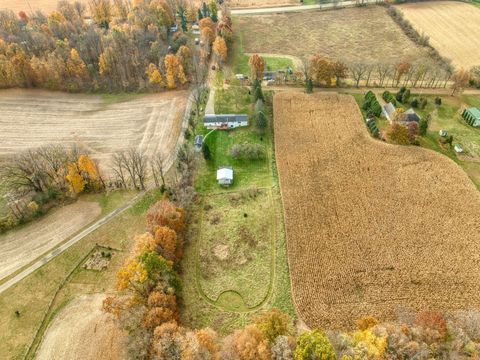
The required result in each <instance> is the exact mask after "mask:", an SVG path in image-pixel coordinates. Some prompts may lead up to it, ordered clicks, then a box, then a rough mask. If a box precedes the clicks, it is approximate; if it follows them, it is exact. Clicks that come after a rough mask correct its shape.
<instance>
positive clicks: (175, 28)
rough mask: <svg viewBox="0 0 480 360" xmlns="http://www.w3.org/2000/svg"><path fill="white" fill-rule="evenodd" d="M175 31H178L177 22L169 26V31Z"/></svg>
mask: <svg viewBox="0 0 480 360" xmlns="http://www.w3.org/2000/svg"><path fill="white" fill-rule="evenodd" d="M177 31H178V25H177V24H175V25H173V26H171V27H170V32H172V33H174V32H177Z"/></svg>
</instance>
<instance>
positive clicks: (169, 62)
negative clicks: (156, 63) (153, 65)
mask: <svg viewBox="0 0 480 360" xmlns="http://www.w3.org/2000/svg"><path fill="white" fill-rule="evenodd" d="M164 63H165V71H166V73H167V74H166V78H167V87H168V88H169V89H174V88H176V87H177V83H180V84H182V85H183V84H185V83H186V82H187V77H186V76H185V72H184V70H183V66H182V64H181V63H180V61H179V60H178V58H177V57H176V56H175V55H173V54H168V55H167V56H165V61H164Z"/></svg>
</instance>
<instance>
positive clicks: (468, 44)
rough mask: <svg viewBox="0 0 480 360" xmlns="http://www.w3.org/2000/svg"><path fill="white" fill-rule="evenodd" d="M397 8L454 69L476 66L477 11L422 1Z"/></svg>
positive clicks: (479, 46) (479, 42) (479, 60)
mask: <svg viewBox="0 0 480 360" xmlns="http://www.w3.org/2000/svg"><path fill="white" fill-rule="evenodd" d="M399 8H400V10H402V12H403V13H404V14H405V17H406V19H408V20H409V21H410V22H411V23H412V24H413V26H414V27H415V28H416V29H417V31H418V32H420V33H425V34H426V35H428V36H429V37H430V42H431V44H432V46H433V47H434V48H436V49H437V50H438V51H439V52H440V53H441V54H442V55H443V56H444V57H446V58H449V59H452V61H453V64H454V65H456V66H458V67H463V68H465V69H469V68H470V67H471V66H474V65H480V8H478V7H476V6H474V5H471V4H466V3H463V2H456V1H426V2H421V3H415V4H403V5H400V6H399Z"/></svg>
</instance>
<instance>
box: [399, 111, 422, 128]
mask: <svg viewBox="0 0 480 360" xmlns="http://www.w3.org/2000/svg"><path fill="white" fill-rule="evenodd" d="M396 119H397V121H398V122H399V123H400V124H403V125H408V124H410V123H412V122H416V123H419V122H420V116H418V114H417V113H416V112H415V111H414V110H413V109H408V110H407V111H405V112H404V113H401V114H398V116H397V117H396Z"/></svg>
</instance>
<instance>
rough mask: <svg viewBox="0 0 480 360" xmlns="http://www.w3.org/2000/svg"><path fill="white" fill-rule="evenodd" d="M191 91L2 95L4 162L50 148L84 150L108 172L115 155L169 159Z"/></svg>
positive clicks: (0, 124) (0, 148)
mask: <svg viewBox="0 0 480 360" xmlns="http://www.w3.org/2000/svg"><path fill="white" fill-rule="evenodd" d="M187 94H188V92H187V91H173V92H165V93H161V94H155V95H130V96H120V97H118V96H117V97H112V96H107V97H103V96H97V95H79V94H67V93H60V92H48V91H42V90H4V91H1V92H0V113H2V117H1V118H0V128H1V129H2V131H1V132H0V157H5V156H11V155H13V154H15V153H18V152H20V151H22V150H25V149H29V148H36V147H40V146H42V145H47V144H64V145H67V146H68V145H72V144H76V145H80V146H82V147H84V148H85V149H86V150H88V151H89V152H90V153H91V155H92V156H93V157H94V158H95V159H96V160H98V161H99V163H100V167H101V169H102V170H104V172H108V170H109V164H110V157H111V155H112V154H113V153H115V152H118V151H121V150H126V149H129V148H130V147H138V148H139V149H141V150H142V151H144V152H145V153H146V154H147V155H150V154H153V153H155V152H160V153H161V154H163V156H164V158H165V159H169V158H170V157H171V156H174V155H175V154H173V152H174V151H173V150H174V149H175V146H176V144H177V140H178V138H179V136H180V133H181V128H182V120H183V115H184V111H185V106H186V103H187Z"/></svg>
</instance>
